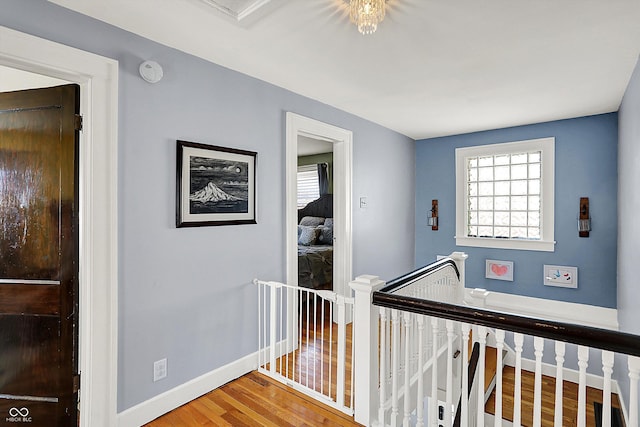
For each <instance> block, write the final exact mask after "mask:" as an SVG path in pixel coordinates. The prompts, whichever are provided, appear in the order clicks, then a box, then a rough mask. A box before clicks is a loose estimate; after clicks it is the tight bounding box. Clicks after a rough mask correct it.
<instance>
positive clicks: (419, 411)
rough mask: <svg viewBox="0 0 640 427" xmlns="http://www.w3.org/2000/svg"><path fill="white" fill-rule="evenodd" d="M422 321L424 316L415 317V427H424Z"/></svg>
mask: <svg viewBox="0 0 640 427" xmlns="http://www.w3.org/2000/svg"><path fill="white" fill-rule="evenodd" d="M424 319H425V316H422V315H418V316H417V325H418V392H417V396H416V398H417V402H416V427H423V426H424V404H423V399H424V374H422V369H423V367H424V351H423V350H424Z"/></svg>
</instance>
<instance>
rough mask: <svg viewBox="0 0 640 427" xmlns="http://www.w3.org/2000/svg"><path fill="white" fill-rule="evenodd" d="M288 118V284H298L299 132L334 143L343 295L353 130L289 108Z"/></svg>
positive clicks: (337, 288)
mask: <svg viewBox="0 0 640 427" xmlns="http://www.w3.org/2000/svg"><path fill="white" fill-rule="evenodd" d="M286 122H287V126H286V128H287V131H286V132H287V133H286V161H285V165H286V190H285V191H286V248H287V284H289V285H294V286H295V285H297V283H298V238H297V223H298V213H297V203H296V189H297V179H296V178H297V170H298V136H306V137H309V138H314V139H319V140H322V141H327V142H331V143H332V144H333V167H334V180H333V210H334V215H333V216H334V225H333V227H334V230H333V233H334V250H333V281H334V288H333V290H334V292H336V293H338V294H340V295H350V294H351V290H350V289H349V282H350V281H351V279H352V277H351V275H352V229H351V215H352V212H351V188H352V182H351V165H352V160H351V159H352V150H353V148H352V146H353V133H352V132H351V131H349V130H346V129H341V128H339V127H336V126H333V125H330V124H327V123H323V122H320V121H318V120H314V119H310V118H308V117H304V116H300V115H298V114H295V113H291V112H287V115H286Z"/></svg>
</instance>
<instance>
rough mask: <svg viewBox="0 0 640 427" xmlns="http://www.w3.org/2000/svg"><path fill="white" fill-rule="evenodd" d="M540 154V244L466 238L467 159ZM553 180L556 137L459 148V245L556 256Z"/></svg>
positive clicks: (457, 154)
mask: <svg viewBox="0 0 640 427" xmlns="http://www.w3.org/2000/svg"><path fill="white" fill-rule="evenodd" d="M538 150H540V151H542V171H541V177H542V189H541V192H542V194H541V195H542V197H541V201H540V203H541V213H542V223H541V224H540V225H541V227H540V230H541V232H542V235H541V236H540V240H526V239H493V238H482V237H467V236H466V232H465V228H466V226H465V215H466V203H465V200H466V191H465V185H466V182H467V177H466V167H465V158H466V157H473V156H484V155H496V154H514V153H522V152H530V151H538ZM554 180H555V138H553V137H549V138H540V139H530V140H526V141H516V142H506V143H501V144H489V145H478V146H474V147H461V148H456V235H455V239H456V245H457V246H474V247H483V248H502V249H520V250H532V251H545V252H553V251H554V250H555V243H556V242H555V240H554V236H555V232H554V223H555V215H554V200H555V195H554V194H555V193H554V192H555V184H554Z"/></svg>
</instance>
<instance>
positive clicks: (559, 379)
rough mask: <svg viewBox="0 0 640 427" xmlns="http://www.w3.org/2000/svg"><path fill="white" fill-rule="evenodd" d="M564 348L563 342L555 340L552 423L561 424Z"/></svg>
mask: <svg viewBox="0 0 640 427" xmlns="http://www.w3.org/2000/svg"><path fill="white" fill-rule="evenodd" d="M564 349H565V344H564V342H562V341H556V396H555V397H556V404H555V415H554V418H553V424H554V425H555V426H559V427H560V426H562V406H563V403H562V390H563V388H562V384H563V381H564V378H563V373H564Z"/></svg>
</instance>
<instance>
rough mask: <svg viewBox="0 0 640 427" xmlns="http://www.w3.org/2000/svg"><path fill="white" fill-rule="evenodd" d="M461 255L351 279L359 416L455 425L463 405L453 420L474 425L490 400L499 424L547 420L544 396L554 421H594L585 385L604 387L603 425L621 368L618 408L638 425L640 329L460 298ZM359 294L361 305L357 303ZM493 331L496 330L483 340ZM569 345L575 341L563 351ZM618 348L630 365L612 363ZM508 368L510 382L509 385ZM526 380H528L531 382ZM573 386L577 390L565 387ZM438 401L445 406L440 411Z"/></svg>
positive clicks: (370, 421) (608, 421) (365, 420)
mask: <svg viewBox="0 0 640 427" xmlns="http://www.w3.org/2000/svg"><path fill="white" fill-rule="evenodd" d="M456 257H457V259H455V261H454V262H453V263H452V262H451V259H449V260H444V261H440V262H439V263H435V264H433V265H432V266H429V267H425V268H423V269H421V270H420V271H421V272H422V273H424V275H412V274H409V275H407V276H404V277H403V278H400V279H397V280H394V281H392V282H390V283H389V284H388V285H385V284H384V283H383V282H381V281H380V280H378V279H377V278H375V277H371V276H367V277H366V278H364V279H363V278H358V279H356V280H355V281H354V282H353V283H352V284H351V286H352V288H353V289H354V291H355V300H356V305H355V307H356V309H355V313H354V315H355V319H356V320H355V321H356V323H355V325H354V334H355V338H354V340H355V344H354V345H355V349H356V353H355V358H356V360H358V362H359V363H358V365H360V363H362V362H363V361H364V365H363V366H362V371H361V372H360V374H358V371H357V370H356V376H355V378H354V381H355V383H356V385H355V390H356V403H355V407H354V410H355V414H354V415H355V420H356V421H357V422H360V423H362V424H364V425H380V426H383V425H384V426H387V425H391V426H398V425H404V426H407V425H418V426H422V425H429V426H432V425H433V426H436V427H437V426H439V425H442V426H451V425H453V424H452V420H453V418H454V417H453V414H454V413H455V411H456V409H457V410H458V412H459V413H460V416H459V417H458V418H459V419H458V418H457V421H458V423H459V424H455V427H457V426H458V425H460V426H468V427H477V426H483V425H484V424H485V416H486V415H485V410H486V409H490V410H492V411H494V413H495V416H494V418H493V419H492V422H491V423H492V424H493V425H494V427H498V426H501V425H502V423H503V418H504V417H507V416H508V417H509V420H510V422H511V423H512V424H513V425H516V426H520V425H532V426H541V425H542V424H543V407H545V405H548V408H547V411H549V410H551V405H554V406H555V409H553V410H551V412H552V413H553V420H554V421H553V422H554V425H555V426H557V427H561V426H563V425H565V424H566V423H567V422H568V423H571V424H574V425H577V426H585V425H587V423H589V424H591V422H592V421H590V420H588V419H587V416H588V417H592V416H593V415H592V414H593V411H591V410H590V409H589V410H588V409H587V405H589V406H590V408H591V407H592V405H593V403H591V402H592V400H591V397H589V396H593V395H594V393H593V391H589V393H587V390H588V389H589V388H591V389H596V390H600V391H601V392H600V393H601V395H600V398H597V400H599V401H600V402H601V403H602V416H601V419H600V422H601V425H602V426H607V427H611V426H613V425H615V424H613V422H612V407H613V406H616V407H618V404H617V403H616V404H615V405H614V400H613V399H612V393H615V394H619V393H616V392H618V386H617V383H616V382H615V380H614V379H613V378H615V375H614V373H615V372H616V370H621V369H624V370H625V372H624V375H627V374H628V376H629V380H630V381H629V389H628V393H627V394H626V396H628V397H629V398H628V399H627V400H625V401H620V410H621V413H622V416H623V418H624V420H625V424H626V425H627V426H631V427H638V416H639V414H638V399H639V397H640V396H639V394H638V383H639V381H640V337H638V336H635V335H630V334H624V333H620V332H616V331H609V330H603V329H597V328H591V327H586V326H581V325H574V324H567V323H562V322H557V321H552V320H547V319H535V318H531V317H524V316H518V315H516V314H513V313H504V312H497V311H492V310H488V309H485V308H483V307H470V306H469V305H468V304H467V303H465V302H464V300H463V298H464V294H463V293H462V292H460V290H461V289H462V288H463V285H464V284H463V283H462V282H461V281H460V279H458V277H464V275H463V272H464V258H466V255H464V254H456V253H454V254H452V256H451V258H456ZM443 262H444V263H448V264H449V265H451V264H455V266H457V267H458V269H459V270H458V273H460V274H459V276H458V277H455V280H454V278H453V277H451V274H449V273H447V274H444V272H443V269H444V268H446V269H449V267H443ZM430 268H431V269H430ZM414 273H415V272H414ZM456 276H457V274H456ZM359 300H360V301H361V302H362V306H359V305H358V301H359ZM371 302H373V305H371V304H370V303H371ZM359 307H360V308H359ZM360 309H362V310H363V311H362V313H364V315H362V313H359V312H360ZM361 318H363V320H362V321H359V319H361ZM472 326H473V328H472ZM471 329H473V333H471V332H470V331H471ZM355 331H358V332H355ZM487 335H488V336H489V337H490V338H489V339H487V340H486V342H485V338H486V337H487ZM361 336H362V337H363V338H361ZM525 338H526V339H525ZM470 341H473V342H475V343H477V346H478V358H479V359H480V360H479V362H478V365H477V369H476V371H475V372H474V375H473V376H470V375H469V372H468V367H469V349H470V347H471V345H470V343H469V342H470ZM360 343H364V344H366V345H363V346H360ZM378 343H379V346H380V347H379V350H378V347H377V345H376V344H378ZM545 344H546V345H545ZM490 346H491V347H493V348H495V351H496V362H495V363H496V376H495V389H494V390H493V393H494V394H495V396H494V397H493V398H492V400H493V401H494V402H495V404H494V405H492V407H491V408H489V407H488V406H487V405H486V400H487V398H488V394H486V393H485V386H486V384H485V375H484V370H485V364H486V361H485V356H486V354H488V348H489V347H490ZM567 346H570V347H572V348H575V349H576V350H572V351H571V352H567V351H566V349H567ZM545 348H546V349H547V353H548V352H549V350H550V349H553V350H552V351H553V352H552V353H551V354H547V357H545ZM574 351H575V353H577V357H575V358H574V357H571V358H569V360H567V354H575V353H574ZM459 353H461V356H459V357H456V354H459ZM598 353H599V354H598ZM615 353H618V354H622V355H626V359H627V361H628V363H627V365H628V366H614V355H615ZM505 354H506V356H505ZM525 355H526V356H525ZM596 356H597V357H596ZM600 356H601V360H602V364H601V365H602V366H601V367H600V366H591V367H590V366H589V360H590V359H591V360H597V359H598V358H600ZM554 357H555V361H554V362H552V363H548V361H547V359H551V360H553V358H554ZM591 364H592V365H593V362H592V363H591ZM365 365H366V368H365ZM505 365H508V366H509V367H511V369H513V373H512V374H511V373H510V374H509V375H508V376H506V375H503V368H504V366H505ZM567 366H575V367H576V368H577V369H569V368H568V367H567ZM445 369H446V372H445ZM545 376H547V377H555V378H556V381H555V386H551V388H552V390H550V389H549V387H548V386H547V384H549V383H550V382H551V381H550V380H549V379H546V378H545ZM507 377H509V378H511V380H510V381H512V383H511V384H510V385H509V387H506V388H505V386H504V385H505V381H506V378H507ZM529 378H532V379H529ZM363 379H364V380H363ZM525 381H526V383H528V384H532V388H528V387H527V388H526V389H525V388H524V383H525ZM365 383H366V388H365V385H364V384H365ZM572 383H573V385H572ZM574 386H575V395H574V394H573V393H574V392H567V390H571V387H574ZM565 387H569V388H568V389H565ZM507 388H508V389H513V395H512V397H513V399H512V400H513V406H512V407H511V405H509V407H506V408H505V407H504V405H503V404H502V401H503V393H504V391H505V389H507ZM365 389H368V392H367V395H366V396H361V395H360V391H362V390H365ZM469 390H471V393H469V394H468V393H467V391H469ZM490 391H491V390H490ZM547 394H554V400H555V402H553V401H552V402H545V401H544V399H543V395H547ZM569 398H571V399H574V402H575V403H574V404H572V405H571V406H577V411H576V410H575V409H573V411H574V412H573V413H575V415H573V416H572V417H573V419H572V420H571V419H569V418H568V417H569V415H568V414H569V410H568V409H567V407H565V408H563V401H566V400H567V399H569ZM458 401H459V402H460V404H459V405H458ZM617 401H618V399H617V398H616V399H615V402H617ZM531 402H532V403H533V405H532V407H531V406H530V405H531ZM438 406H443V407H444V411H442V413H443V416H442V417H441V416H439V415H440V411H439V410H438ZM625 406H628V411H627V410H626V408H625ZM547 411H544V412H547Z"/></svg>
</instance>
